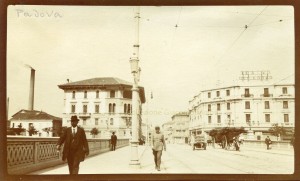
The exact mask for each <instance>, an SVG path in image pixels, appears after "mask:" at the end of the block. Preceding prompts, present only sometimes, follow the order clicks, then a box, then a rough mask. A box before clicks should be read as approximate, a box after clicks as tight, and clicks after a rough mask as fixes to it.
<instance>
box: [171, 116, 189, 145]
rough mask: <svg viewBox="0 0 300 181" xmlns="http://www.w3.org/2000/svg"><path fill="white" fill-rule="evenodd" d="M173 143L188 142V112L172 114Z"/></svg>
mask: <svg viewBox="0 0 300 181" xmlns="http://www.w3.org/2000/svg"><path fill="white" fill-rule="evenodd" d="M172 122H173V127H172V128H173V132H172V139H173V143H179V144H184V143H188V137H189V114H188V112H180V113H177V114H175V115H173V116H172Z"/></svg>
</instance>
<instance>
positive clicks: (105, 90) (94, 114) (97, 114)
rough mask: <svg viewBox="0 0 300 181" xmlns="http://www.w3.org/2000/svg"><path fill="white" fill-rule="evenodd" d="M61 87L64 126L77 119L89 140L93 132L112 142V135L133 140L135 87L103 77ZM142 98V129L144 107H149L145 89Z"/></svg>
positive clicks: (141, 93)
mask: <svg viewBox="0 0 300 181" xmlns="http://www.w3.org/2000/svg"><path fill="white" fill-rule="evenodd" d="M58 87H59V88H61V89H63V90H64V112H63V118H62V119H63V126H70V124H71V123H70V119H71V116H73V115H77V117H78V118H79V119H80V121H79V123H78V125H79V126H81V127H83V128H84V129H85V132H86V135H87V137H88V138H92V135H91V134H90V131H91V130H92V129H93V128H97V129H98V130H99V134H98V135H96V136H95V138H110V136H111V133H112V132H115V133H116V135H117V136H118V137H119V138H130V137H131V134H132V133H131V125H132V124H131V114H132V90H131V89H132V83H130V82H127V81H124V80H121V79H119V78H115V77H103V78H93V79H87V80H82V81H77V82H70V83H66V84H62V85H58ZM139 98H140V99H139V105H140V106H139V109H138V114H139V116H138V117H139V123H138V125H141V121H142V120H141V112H142V104H143V103H145V94H144V88H143V87H139ZM139 129H140V130H141V126H140V128H139ZM139 132H141V131H139ZM140 134H141V133H140Z"/></svg>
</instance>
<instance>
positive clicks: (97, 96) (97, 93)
mask: <svg viewBox="0 0 300 181" xmlns="http://www.w3.org/2000/svg"><path fill="white" fill-rule="evenodd" d="M96 98H99V91H98V90H97V91H96Z"/></svg>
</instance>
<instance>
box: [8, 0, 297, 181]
mask: <svg viewBox="0 0 300 181" xmlns="http://www.w3.org/2000/svg"><path fill="white" fill-rule="evenodd" d="M294 15H295V9H294V7H293V6H290V5H250V6H249V5H248V6H243V5H239V6H238V5H233V6H200V5H198V6H188V5H185V6H180V5H177V6H142V5H141V6H67V5H9V6H8V7H7V50H6V71H7V72H6V74H7V77H6V78H7V79H6V83H7V90H6V91H7V92H6V95H7V97H6V114H7V116H6V120H7V128H6V129H7V135H6V140H7V145H6V150H7V173H8V174H9V175H15V176H17V175H26V176H37V175H39V176H47V175H51V176H52V175H77V174H79V175H86V174H93V175H100V176H101V175H104V174H147V175H148V174H150V177H151V175H153V176H155V175H156V176H157V175H172V174H193V175H195V174H196V175H199V176H200V175H202V174H225V175H227V174H242V175H246V176H247V175H253V174H255V175H258V176H259V175H265V174H268V175H278V174H280V175H292V174H294V172H295V151H294V142H295V69H296V67H295V17H294ZM144 179H147V178H144ZM149 179H150V178H149Z"/></svg>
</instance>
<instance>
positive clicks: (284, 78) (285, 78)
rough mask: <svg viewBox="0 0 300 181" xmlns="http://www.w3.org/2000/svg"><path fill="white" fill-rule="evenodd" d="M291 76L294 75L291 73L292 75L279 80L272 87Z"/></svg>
mask: <svg viewBox="0 0 300 181" xmlns="http://www.w3.org/2000/svg"><path fill="white" fill-rule="evenodd" d="M292 75H295V73H292V74H290V75H288V76H287V77H285V78H283V79H280V80H279V81H277V82H275V83H274V84H273V85H275V84H276V83H278V82H281V81H283V80H285V79H287V78H289V77H290V76H292Z"/></svg>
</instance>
